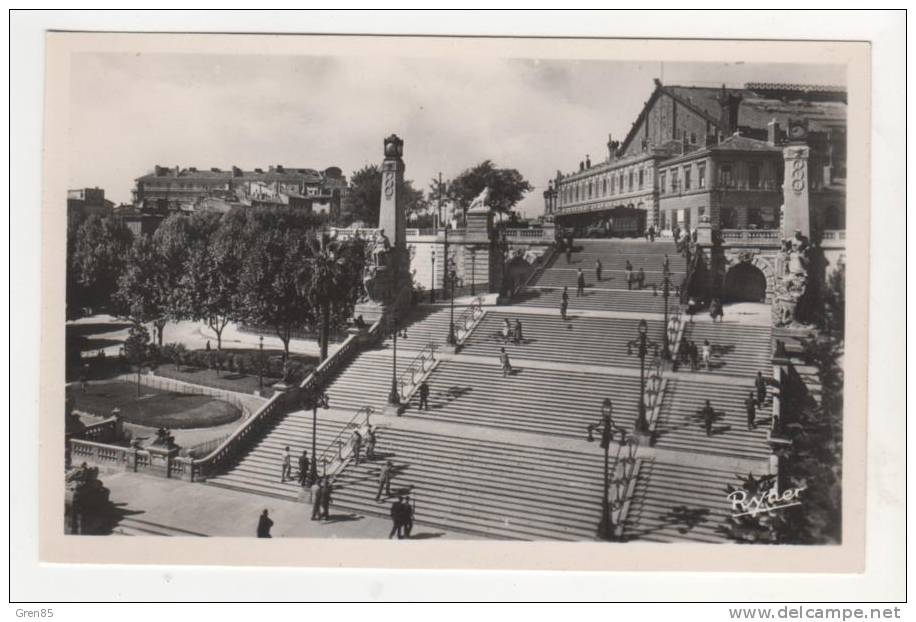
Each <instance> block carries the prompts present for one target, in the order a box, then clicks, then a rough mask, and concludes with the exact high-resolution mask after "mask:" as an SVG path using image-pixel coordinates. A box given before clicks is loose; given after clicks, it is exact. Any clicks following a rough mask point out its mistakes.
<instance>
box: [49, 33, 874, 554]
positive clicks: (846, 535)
mask: <svg viewBox="0 0 916 622" xmlns="http://www.w3.org/2000/svg"><path fill="white" fill-rule="evenodd" d="M869 72H870V69H869V50H868V46H867V45H866V44H863V43H853V42H802V41H794V42H789V41H686V40H685V41H653V40H645V41H633V40H630V41H624V40H613V39H605V40H601V39H593V40H573V39H568V40H567V39H549V40H548V39H537V38H528V39H508V38H507V39H501V38H486V39H475V38H472V37H456V38H433V37H429V38H424V37H410V38H401V37H365V36H361V37H345V36H321V37H318V36H307V35H301V36H283V37H277V36H269V35H228V34H227V35H215V34H214V35H202V34H195V35H190V34H188V35H182V34H105V33H63V32H61V33H50V34H48V37H47V99H46V104H47V111H46V117H45V119H46V126H45V141H46V142H45V145H46V154H45V157H46V159H45V175H46V186H45V193H44V195H43V201H44V236H45V237H44V240H45V243H46V246H45V248H44V257H45V260H46V262H45V266H44V270H45V283H44V295H45V296H46V297H47V298H46V303H45V304H44V316H43V330H44V333H43V340H44V341H43V343H44V351H43V357H44V359H45V360H46V361H54V364H53V365H46V366H45V369H44V374H43V376H42V386H43V394H42V397H43V400H42V405H41V421H40V424H41V434H42V436H41V438H42V462H41V467H42V481H43V483H44V484H43V485H44V488H43V489H42V490H41V495H40V496H41V501H42V511H41V519H42V521H43V525H42V527H43V530H42V540H41V547H42V548H41V550H42V556H43V559H45V560H47V561H60V562H129V563H160V564H183V563H195V564H199V563H204V564H256V565H304V566H321V565H333V566H369V567H372V566H381V567H394V568H397V567H413V568H425V567H428V568H471V567H477V568H532V569H581V570H586V569H618V570H633V569H642V570H673V569H677V570H697V571H700V570H722V571H733V570H743V571H798V572H803V571H809V572H810V571H818V572H855V571H859V570H861V569H862V568H863V565H864V550H865V549H864V542H865V532H864V507H865V493H866V488H865V457H866V454H865V441H866V437H865V429H866V424H867V417H866V416H864V415H865V413H866V407H865V403H866V402H865V399H866V382H865V381H866V376H865V365H866V358H865V353H866V341H865V333H864V328H865V324H866V322H867V320H868V317H867V299H868V291H869V284H868V251H869V249H868V231H869V184H870V177H869V173H868V171H869V169H870V141H869V140H868V133H869V131H870V129H869V128H870V120H869V99H868V98H869V95H868V90H867V89H868V82H869ZM52 284H53V285H52ZM214 538H217V539H218V540H214ZM688 552H689V554H688Z"/></svg>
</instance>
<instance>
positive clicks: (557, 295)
mask: <svg viewBox="0 0 916 622" xmlns="http://www.w3.org/2000/svg"><path fill="white" fill-rule="evenodd" d="M568 293H569V308H568V309H567V315H570V316H575V312H576V311H577V310H583V311H616V312H628V313H657V314H662V313H664V310H665V301H664V298H663V297H662V296H660V295H659V296H653V295H652V290H651V289H648V290H645V289H644V290H641V291H637V290H633V291H628V290H625V289H613V290H610V289H608V290H605V289H588V290H586V291H585V295H584V296H580V297H576V289H575V288H574V287H570V288H569V292H568ZM562 297H563V289H562V288H559V287H557V288H553V287H545V288H538V287H529V288H526V289H525V290H524V291H523V292H521V293H520V294H518V295H517V296H516V297H515V298H514V304H516V305H518V306H522V307H541V308H551V309H556V311H557V316H559V315H560V302H561V300H562ZM668 304H669V305H671V304H672V301H671V300H670V299H669V302H668ZM669 308H670V307H669Z"/></svg>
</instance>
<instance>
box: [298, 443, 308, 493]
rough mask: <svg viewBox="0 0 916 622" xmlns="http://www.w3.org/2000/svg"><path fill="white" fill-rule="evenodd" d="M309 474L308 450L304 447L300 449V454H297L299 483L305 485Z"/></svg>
mask: <svg viewBox="0 0 916 622" xmlns="http://www.w3.org/2000/svg"><path fill="white" fill-rule="evenodd" d="M308 476H309V452H308V451H306V450H305V449H303V450H302V455H301V456H299V485H300V486H305V484H306V480H308Z"/></svg>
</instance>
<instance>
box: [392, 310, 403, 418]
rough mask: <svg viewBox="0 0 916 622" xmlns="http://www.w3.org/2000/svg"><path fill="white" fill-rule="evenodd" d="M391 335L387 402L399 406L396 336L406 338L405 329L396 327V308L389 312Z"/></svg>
mask: <svg viewBox="0 0 916 622" xmlns="http://www.w3.org/2000/svg"><path fill="white" fill-rule="evenodd" d="M391 322H392V330H391V334H392V337H393V343H392V361H391V391H389V392H388V403H389V404H391V405H392V406H400V404H401V396H400V392H399V391H398V336H400V337H403V338H404V339H407V331H406V330H403V329H399V328H398V312H397V309H395V310H394V312H393V313H392V314H391Z"/></svg>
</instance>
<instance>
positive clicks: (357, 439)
mask: <svg viewBox="0 0 916 622" xmlns="http://www.w3.org/2000/svg"><path fill="white" fill-rule="evenodd" d="M351 443H352V446H353V459H354V460H355V461H356V462H355V464H356V465H359V455H360V453H361V452H362V449H363V435H362V434H360V433H359V430H353V439H352V441H351Z"/></svg>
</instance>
